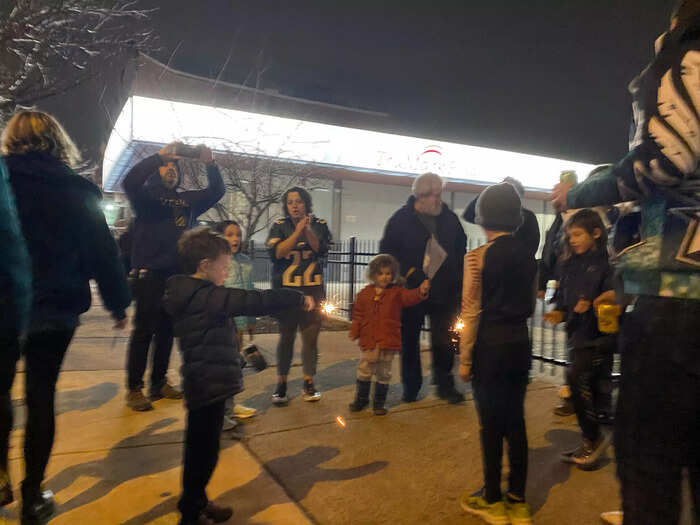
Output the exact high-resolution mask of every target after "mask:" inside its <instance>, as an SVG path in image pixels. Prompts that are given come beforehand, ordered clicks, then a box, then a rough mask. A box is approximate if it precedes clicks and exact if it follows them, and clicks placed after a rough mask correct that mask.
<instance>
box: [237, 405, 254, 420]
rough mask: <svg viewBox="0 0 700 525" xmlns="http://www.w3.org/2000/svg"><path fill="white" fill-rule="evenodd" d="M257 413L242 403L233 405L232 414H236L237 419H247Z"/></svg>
mask: <svg viewBox="0 0 700 525" xmlns="http://www.w3.org/2000/svg"><path fill="white" fill-rule="evenodd" d="M257 414H258V411H257V410H255V409H254V408H250V407H246V406H243V405H234V406H233V415H234V416H236V417H237V418H238V419H248V418H249V417H255V416H256V415H257Z"/></svg>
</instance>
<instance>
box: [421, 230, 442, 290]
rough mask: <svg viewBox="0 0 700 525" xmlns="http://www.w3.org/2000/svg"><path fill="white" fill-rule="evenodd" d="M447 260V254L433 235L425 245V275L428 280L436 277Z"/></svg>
mask: <svg viewBox="0 0 700 525" xmlns="http://www.w3.org/2000/svg"><path fill="white" fill-rule="evenodd" d="M445 259H447V252H446V251H445V249H444V248H443V247H442V246H440V243H439V242H438V240H437V239H436V238H435V236H434V235H431V236H430V239H428V242H427V243H426V245H425V255H423V273H424V274H425V275H426V277H427V278H428V279H432V278H433V277H435V274H436V273H437V272H438V270H439V269H440V266H442V263H444V262H445Z"/></svg>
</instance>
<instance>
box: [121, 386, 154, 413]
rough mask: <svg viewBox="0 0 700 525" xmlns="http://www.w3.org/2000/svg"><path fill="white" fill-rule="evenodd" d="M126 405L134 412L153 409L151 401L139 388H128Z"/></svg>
mask: <svg viewBox="0 0 700 525" xmlns="http://www.w3.org/2000/svg"><path fill="white" fill-rule="evenodd" d="M126 406H128V407H129V408H130V409H132V410H135V411H136V412H145V411H146V410H153V405H152V404H151V402H150V401H149V400H148V399H147V398H146V396H144V395H143V392H141V390H129V392H128V393H127V394H126Z"/></svg>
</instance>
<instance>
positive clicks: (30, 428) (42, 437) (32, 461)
mask: <svg viewBox="0 0 700 525" xmlns="http://www.w3.org/2000/svg"><path fill="white" fill-rule="evenodd" d="M74 333H75V329H74V328H68V329H51V330H42V331H39V332H32V333H30V334H29V335H28V336H27V340H26V341H25V342H24V345H23V346H22V355H23V356H24V360H25V368H26V385H25V388H26V390H25V404H26V407H27V424H26V427H25V431H24V464H25V478H24V481H23V482H22V499H23V500H24V501H25V502H27V503H30V502H32V501H34V500H35V499H37V498H38V496H39V494H40V492H41V488H40V487H41V482H42V481H43V480H44V472H45V470H46V465H47V464H48V462H49V457H50V456H51V448H52V447H53V440H54V434H55V431H56V422H55V414H54V398H55V394H56V381H57V380H58V374H59V372H60V371H61V364H62V363H63V357H64V355H65V353H66V350H67V349H68V345H69V344H70V342H71V339H72V338H73V334H74ZM5 344H7V343H5ZM9 348H10V349H11V351H10V352H8V353H7V355H3V360H2V361H3V362H2V367H3V368H2V372H1V376H2V381H1V382H0V383H1V384H0V386H2V392H1V393H0V395H1V396H2V407H1V408H0V446H1V447H2V448H1V449H0V460H2V461H3V462H4V463H5V465H6V464H7V450H8V437H9V433H10V430H11V429H12V404H11V401H10V388H11V387H12V381H13V379H14V374H15V368H16V365H17V358H18V357H19V352H17V351H16V348H17V346H15V347H13V346H12V344H10V345H9ZM13 348H14V349H13Z"/></svg>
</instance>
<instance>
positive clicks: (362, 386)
mask: <svg viewBox="0 0 700 525" xmlns="http://www.w3.org/2000/svg"><path fill="white" fill-rule="evenodd" d="M370 386H372V383H371V382H370V381H360V380H359V379H358V380H357V393H356V394H355V401H353V402H352V403H350V405H348V406H349V408H350V412H359V411H360V410H362V409H363V408H365V407H366V406H367V405H369V388H370Z"/></svg>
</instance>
